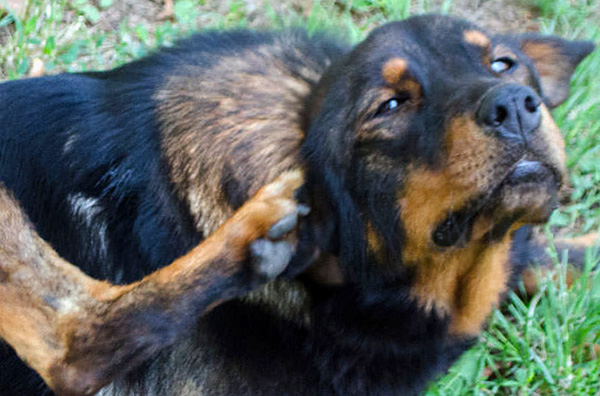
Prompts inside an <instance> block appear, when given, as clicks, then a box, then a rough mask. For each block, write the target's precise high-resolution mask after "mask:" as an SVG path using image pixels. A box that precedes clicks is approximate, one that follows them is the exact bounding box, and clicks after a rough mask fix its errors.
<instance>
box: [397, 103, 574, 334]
mask: <svg viewBox="0 0 600 396" xmlns="http://www.w3.org/2000/svg"><path fill="white" fill-rule="evenodd" d="M538 139H540V140H541V142H542V143H541V144H543V145H546V144H548V145H551V144H552V145H554V147H548V151H549V152H550V153H552V154H551V156H554V157H553V158H550V159H551V160H552V163H559V164H562V161H563V160H564V153H562V148H563V147H564V143H560V142H558V141H556V142H553V139H558V137H557V136H556V131H555V126H554V124H553V123H552V121H551V119H550V118H549V117H548V115H547V114H544V119H543V123H542V127H541V131H540V137H539V138H538ZM443 150H444V160H443V164H442V166H441V167H440V168H439V169H436V170H430V169H425V168H412V169H409V170H408V175H407V179H406V181H405V184H404V188H403V189H402V191H401V192H399V197H398V198H399V201H398V202H399V206H400V212H401V221H402V224H403V226H404V229H405V232H406V241H405V244H404V246H403V260H404V262H405V264H406V265H408V266H412V267H413V268H414V270H415V274H416V283H415V286H414V287H413V295H414V297H415V298H416V299H417V300H418V301H419V302H420V304H421V305H422V306H423V307H424V308H425V309H428V310H431V309H435V310H437V311H439V312H441V313H445V314H448V315H450V317H451V329H452V331H453V332H454V333H456V334H463V335H474V334H476V333H477V332H478V331H479V330H480V328H481V325H482V324H483V323H484V321H485V318H486V317H487V316H488V315H489V313H490V312H491V310H492V309H493V308H494V307H495V306H496V305H497V303H498V302H499V300H500V296H501V295H502V293H503V292H504V291H505V289H506V284H507V281H508V269H507V262H508V250H509V247H510V239H509V238H508V237H506V238H504V240H502V241H500V242H495V243H493V244H492V243H490V242H488V241H486V240H483V239H482V238H483V236H484V235H485V234H486V233H487V232H488V231H489V230H490V229H491V228H492V227H493V226H494V224H495V219H494V218H490V217H487V216H482V215H480V216H479V217H477V219H476V221H475V223H474V225H473V230H472V233H471V239H470V241H467V244H466V246H455V247H450V248H446V249H442V248H439V247H437V246H436V245H435V244H434V243H433V241H432V233H433V231H434V230H435V228H436V226H437V225H439V224H440V223H441V222H442V221H443V220H444V219H445V218H446V217H447V216H448V214H449V213H450V212H452V211H455V210H459V209H461V208H463V207H464V206H465V205H468V204H469V202H470V200H472V199H474V198H475V197H478V196H481V195H484V196H485V195H486V194H490V193H491V191H492V190H493V189H494V187H495V186H496V185H497V184H498V183H500V181H501V180H502V179H503V178H504V177H505V176H506V175H507V174H508V172H510V171H511V169H512V167H510V166H504V167H500V166H498V161H497V159H499V158H504V157H505V153H504V152H503V150H504V149H503V147H502V145H499V144H497V142H496V140H495V138H494V137H492V136H490V135H488V134H486V133H484V132H483V131H481V130H480V128H479V127H478V126H477V124H476V123H475V122H474V121H473V120H472V116H465V117H457V118H456V119H454V120H453V121H452V122H451V123H450V124H449V126H448V128H447V133H446V138H445V143H444V149H443ZM516 160H518V158H515V161H516ZM561 166H562V165H561ZM520 203H521V201H519V200H517V201H515V204H514V205H515V208H514V210H518V209H519V207H518V205H519V204H520ZM505 206H506V210H508V211H510V210H512V206H511V202H506V203H505Z"/></svg>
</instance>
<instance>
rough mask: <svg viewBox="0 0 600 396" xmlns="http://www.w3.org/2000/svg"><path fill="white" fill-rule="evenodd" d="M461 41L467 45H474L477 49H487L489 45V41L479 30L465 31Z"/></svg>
mask: <svg viewBox="0 0 600 396" xmlns="http://www.w3.org/2000/svg"><path fill="white" fill-rule="evenodd" d="M463 40H465V42H467V43H469V44H473V45H476V46H478V47H488V46H489V45H490V39H489V38H487V37H486V35H485V34H483V33H482V32H480V31H479V30H474V29H473V30H466V31H465V32H464V33H463Z"/></svg>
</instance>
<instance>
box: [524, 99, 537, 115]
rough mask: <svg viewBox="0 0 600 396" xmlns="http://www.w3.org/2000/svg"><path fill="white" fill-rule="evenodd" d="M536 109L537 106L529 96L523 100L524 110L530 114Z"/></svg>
mask: <svg viewBox="0 0 600 396" xmlns="http://www.w3.org/2000/svg"><path fill="white" fill-rule="evenodd" d="M537 109H538V104H537V103H536V100H535V99H534V98H533V97H531V96H527V97H526V98H525V110H527V111H528V112H530V113H535V112H536V111H537Z"/></svg>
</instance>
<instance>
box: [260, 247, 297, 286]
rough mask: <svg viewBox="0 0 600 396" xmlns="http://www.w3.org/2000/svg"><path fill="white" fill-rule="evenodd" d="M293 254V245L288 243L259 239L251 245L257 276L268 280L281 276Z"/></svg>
mask: <svg viewBox="0 0 600 396" xmlns="http://www.w3.org/2000/svg"><path fill="white" fill-rule="evenodd" d="M293 253H294V249H293V247H292V245H291V244H290V243H288V242H286V241H276V242H275V241H270V240H267V239H258V240H256V241H254V242H252V244H250V255H251V262H252V267H253V269H254V271H255V272H256V273H257V274H259V275H261V276H264V277H267V278H274V277H276V276H277V275H279V274H281V273H282V272H283V271H284V270H285V269H286V267H287V265H288V264H289V262H290V260H291V258H292V255H293Z"/></svg>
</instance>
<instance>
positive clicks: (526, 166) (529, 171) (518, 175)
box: [499, 157, 562, 189]
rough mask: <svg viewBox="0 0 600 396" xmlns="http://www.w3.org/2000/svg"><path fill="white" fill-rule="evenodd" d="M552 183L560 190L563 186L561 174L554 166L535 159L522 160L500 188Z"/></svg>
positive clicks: (505, 178)
mask: <svg viewBox="0 0 600 396" xmlns="http://www.w3.org/2000/svg"><path fill="white" fill-rule="evenodd" d="M542 182H544V183H545V182H552V183H554V185H555V187H556V188H557V189H559V188H560V187H561V185H562V177H561V176H560V172H558V170H557V169H555V168H554V167H553V166H551V165H549V164H547V163H544V162H542V161H539V160H535V159H528V158H526V157H525V158H522V159H521V160H519V161H517V163H516V164H515V165H514V166H513V167H512V168H511V169H510V171H509V172H508V173H507V175H506V176H505V177H504V179H503V180H502V181H501V182H500V184H499V186H500V187H504V186H515V185H520V184H526V183H542Z"/></svg>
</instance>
